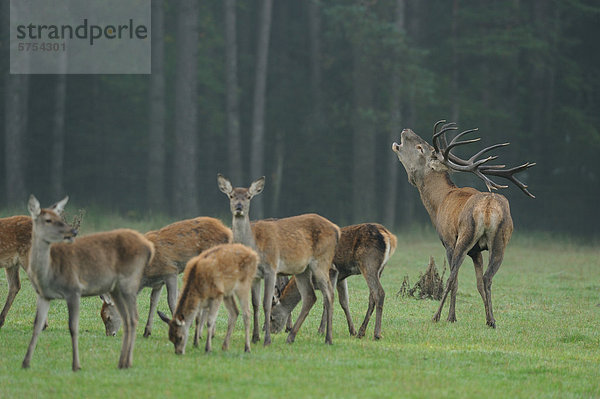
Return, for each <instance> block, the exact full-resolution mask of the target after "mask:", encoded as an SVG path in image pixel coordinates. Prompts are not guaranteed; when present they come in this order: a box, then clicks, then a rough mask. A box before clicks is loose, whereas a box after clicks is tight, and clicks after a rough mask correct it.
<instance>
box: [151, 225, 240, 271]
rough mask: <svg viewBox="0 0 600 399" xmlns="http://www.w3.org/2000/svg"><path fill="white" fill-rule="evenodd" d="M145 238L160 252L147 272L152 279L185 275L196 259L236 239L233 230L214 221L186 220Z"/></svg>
mask: <svg viewBox="0 0 600 399" xmlns="http://www.w3.org/2000/svg"><path fill="white" fill-rule="evenodd" d="M145 235H146V238H148V239H149V240H150V241H152V243H154V246H155V248H156V255H155V256H154V260H153V261H152V263H151V264H150V265H149V266H148V267H147V268H146V270H144V278H148V279H152V278H155V277H161V276H164V275H165V274H178V273H181V272H182V271H183V269H184V268H185V265H186V263H187V262H188V261H189V260H190V259H191V258H193V257H194V256H196V255H198V254H200V253H201V252H203V251H205V250H207V249H208V248H211V247H214V246H215V245H219V244H226V243H229V242H231V241H232V239H233V234H232V232H231V230H230V229H229V228H228V227H226V226H225V225H224V224H223V223H222V222H221V221H220V220H218V219H215V218H211V217H198V218H194V219H188V220H182V221H179V222H175V223H172V224H170V225H168V226H165V227H163V228H161V229H160V230H154V231H149V232H148V233H146V234H145Z"/></svg>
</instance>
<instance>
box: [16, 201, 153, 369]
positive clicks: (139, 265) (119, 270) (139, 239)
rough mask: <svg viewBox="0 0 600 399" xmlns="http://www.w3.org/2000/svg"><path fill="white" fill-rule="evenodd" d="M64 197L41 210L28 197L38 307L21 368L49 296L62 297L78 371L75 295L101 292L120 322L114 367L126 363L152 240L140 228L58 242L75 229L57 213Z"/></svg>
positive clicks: (130, 356)
mask: <svg viewBox="0 0 600 399" xmlns="http://www.w3.org/2000/svg"><path fill="white" fill-rule="evenodd" d="M67 201H68V197H66V198H64V199H63V200H61V201H60V202H58V203H56V204H55V205H53V206H51V207H50V208H48V209H41V208H40V203H39V202H38V200H37V199H36V198H35V197H34V196H33V195H32V196H31V197H30V198H29V206H28V207H29V213H30V214H31V218H32V220H33V226H32V234H31V252H30V256H29V267H28V269H27V273H28V274H29V279H30V280H31V283H32V284H33V286H34V288H35V290H36V293H37V311H36V316H35V322H34V326H33V335H32V337H31V342H30V343H29V348H28V349H27V354H26V355H25V359H24V360H23V368H28V367H29V364H30V362H31V356H32V355H33V352H34V350H35V346H36V343H37V339H38V336H39V333H40V331H41V330H42V327H43V324H44V321H45V320H46V316H47V314H48V309H49V307H50V301H51V300H53V299H65V300H66V301H67V308H68V311H69V331H70V333H71V341H72V347H73V363H72V367H73V371H77V370H79V369H80V367H81V366H80V363H79V349H78V327H79V302H80V298H81V297H82V296H92V295H100V294H103V293H105V292H108V293H110V295H111V297H112V298H113V300H114V302H115V304H116V306H117V309H118V310H119V313H120V314H121V317H122V318H123V320H124V321H125V324H124V330H125V333H124V335H123V345H122V347H121V356H120V358H119V368H128V367H131V365H132V361H133V346H134V343H135V327H136V325H137V321H138V313H137V307H136V296H137V292H138V288H139V285H140V280H141V278H142V273H143V271H144V268H145V267H146V266H147V265H148V263H150V261H151V260H152V257H153V256H154V245H153V244H152V243H151V242H150V241H148V240H147V239H146V238H145V237H144V236H143V235H141V234H140V233H138V232H136V231H133V230H128V229H120V230H113V231H109V232H105V233H97V234H90V235H88V236H85V237H81V238H78V239H76V240H74V241H73V242H71V243H63V242H61V241H64V240H65V239H66V240H73V238H74V237H75V235H76V234H77V231H75V230H74V229H72V228H71V227H70V226H68V225H67V224H66V223H65V222H64V221H63V220H62V219H61V218H60V216H59V213H60V212H62V210H63V209H64V206H65V205H66V203H67Z"/></svg>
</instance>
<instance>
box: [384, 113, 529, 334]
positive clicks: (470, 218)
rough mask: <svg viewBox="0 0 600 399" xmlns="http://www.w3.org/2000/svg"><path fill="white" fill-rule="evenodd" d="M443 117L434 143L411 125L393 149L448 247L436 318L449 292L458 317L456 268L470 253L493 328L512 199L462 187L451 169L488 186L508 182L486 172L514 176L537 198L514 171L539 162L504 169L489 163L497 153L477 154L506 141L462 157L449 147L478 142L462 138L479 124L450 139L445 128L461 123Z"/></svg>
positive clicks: (509, 232)
mask: <svg viewBox="0 0 600 399" xmlns="http://www.w3.org/2000/svg"><path fill="white" fill-rule="evenodd" d="M445 122H446V121H444V120H442V121H439V122H437V123H436V124H435V125H434V127H433V147H432V146H430V145H429V144H428V143H427V142H426V141H425V140H423V139H422V138H420V137H419V136H417V135H416V134H415V133H414V132H413V131H412V130H410V129H404V130H403V131H402V133H401V136H400V140H401V141H400V144H397V143H393V144H392V150H393V151H394V152H395V153H396V155H397V156H398V159H399V160H400V162H401V163H402V165H404V168H405V169H406V173H407V174H408V181H409V182H410V183H411V184H412V185H414V186H416V187H417V189H418V190H419V194H420V195H421V200H422V202H423V205H424V206H425V208H426V209H427V212H428V213H429V216H430V217H431V221H432V223H433V225H434V226H435V228H436V230H437V232H438V235H439V237H440V239H441V241H442V244H443V245H444V247H445V248H446V256H447V257H448V263H449V264H450V276H449V277H448V283H447V286H446V288H445V290H444V294H443V296H442V301H441V303H440V306H439V308H438V310H437V312H436V313H435V315H434V316H433V321H435V322H437V321H439V319H440V314H441V312H442V308H443V307H444V302H445V301H446V297H447V296H448V293H449V292H451V293H452V295H451V297H450V309H449V311H448V321H449V322H455V321H456V314H455V305H456V291H457V290H458V269H459V268H460V265H461V264H462V262H463V260H464V258H465V256H466V255H469V256H470V257H471V258H472V259H473V265H474V266H475V276H476V278H477V289H478V291H479V294H480V295H481V299H482V300H483V304H484V306H485V315H486V323H487V325H488V326H490V327H493V328H495V327H496V320H495V319H494V313H493V311H492V278H493V277H494V275H495V274H496V272H497V271H498V269H499V268H500V264H501V263H502V259H503V257H504V250H505V248H506V245H507V244H508V241H509V240H510V237H511V235H512V231H513V222H512V218H511V216H510V208H509V205H508V200H507V199H506V198H505V197H504V196H502V195H500V194H493V193H487V192H480V191H478V190H476V189H474V188H471V187H463V188H459V187H457V186H455V185H454V183H452V181H451V180H450V176H449V172H450V171H451V170H455V171H460V172H471V173H474V174H475V175H476V176H477V177H479V178H481V179H482V180H483V181H484V182H485V184H486V186H487V188H488V190H489V191H491V190H492V189H498V188H506V187H507V186H503V185H500V184H497V183H495V182H494V181H492V180H491V179H490V178H489V177H488V176H498V177H502V178H505V179H508V180H510V181H512V182H513V183H514V184H515V185H516V186H517V187H519V188H520V189H521V190H522V191H523V192H524V193H525V194H527V195H528V196H530V197H532V198H534V197H533V195H532V194H531V193H530V192H529V191H528V190H527V186H526V185H525V184H524V183H522V182H521V181H520V180H518V179H517V177H515V176H514V175H515V173H518V172H521V171H523V170H525V169H527V168H529V167H531V166H534V165H535V163H529V162H527V163H525V164H523V165H520V166H517V167H513V168H509V169H505V166H504V165H487V163H488V162H489V161H491V160H494V159H496V158H497V157H496V156H488V157H486V158H482V159H478V158H479V157H481V156H482V155H483V154H484V153H486V152H488V151H491V150H493V149H496V148H499V147H503V146H505V145H508V143H502V144H495V145H492V146H489V147H486V148H484V149H483V150H481V151H479V152H477V153H476V154H475V155H473V156H472V157H471V158H469V159H467V160H464V159H461V158H459V157H458V156H456V155H455V154H453V153H452V152H451V150H452V149H453V148H454V147H456V146H458V145H463V144H468V143H473V142H476V141H478V140H479V139H478V138H477V139H471V140H463V141H459V139H460V138H461V137H463V136H464V135H466V134H468V133H471V132H474V131H476V130H477V129H471V130H466V131H464V132H461V133H459V134H458V135H456V136H455V137H454V138H453V139H452V140H451V142H450V143H449V144H448V143H447V141H446V137H445V134H446V132H448V131H450V130H457V127H456V124H454V123H448V124H445V125H443V126H442V128H441V129H440V130H439V131H438V130H437V128H438V126H439V125H440V124H442V123H445ZM484 250H489V251H490V257H489V265H488V267H487V270H486V271H485V274H484V273H483V257H482V255H481V252H482V251H484Z"/></svg>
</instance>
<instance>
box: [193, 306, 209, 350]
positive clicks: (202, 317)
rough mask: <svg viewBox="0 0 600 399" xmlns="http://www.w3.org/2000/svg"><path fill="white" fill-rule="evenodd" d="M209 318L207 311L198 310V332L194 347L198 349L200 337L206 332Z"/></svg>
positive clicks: (195, 335) (196, 332)
mask: <svg viewBox="0 0 600 399" xmlns="http://www.w3.org/2000/svg"><path fill="white" fill-rule="evenodd" d="M207 317H208V312H206V310H205V309H200V310H198V313H197V314H196V331H195V332H194V347H196V348H197V347H198V346H199V345H200V337H202V331H203V330H204V325H205V324H206V319H207ZM209 333H210V331H209Z"/></svg>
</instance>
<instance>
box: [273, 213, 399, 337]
mask: <svg viewBox="0 0 600 399" xmlns="http://www.w3.org/2000/svg"><path fill="white" fill-rule="evenodd" d="M396 244H397V239H396V236H395V235H394V234H392V233H391V232H390V231H389V230H388V229H386V228H385V227H384V226H382V225H380V224H377V223H363V224H357V225H353V226H347V227H342V228H341V236H340V241H339V243H338V245H337V247H336V249H335V256H334V258H333V264H334V265H335V268H336V269H337V272H336V271H334V269H332V271H333V273H331V275H332V282H333V281H334V280H337V284H336V285H337V291H338V297H339V301H340V305H341V306H342V309H343V310H344V313H345V315H346V321H347V322H348V331H349V332H350V335H357V333H356V329H355V328H354V323H353V322H352V316H351V315H350V308H349V306H348V284H347V281H346V278H347V277H349V276H354V275H357V274H362V275H363V277H364V278H365V281H366V282H367V286H368V287H369V306H368V308H367V314H366V315H365V319H364V321H363V323H362V325H361V326H360V328H359V330H358V335H357V337H358V338H362V337H364V336H365V331H366V329H367V326H368V325H369V319H370V318H371V315H372V314H373V310H374V309H375V308H377V313H376V316H375V331H374V333H373V337H374V338H375V339H380V338H381V319H382V314H383V301H384V299H385V291H384V290H383V287H382V286H381V281H380V278H381V274H382V273H383V268H384V267H385V265H386V264H387V261H388V260H389V259H390V257H391V256H392V255H393V254H394V252H395V251H396ZM299 301H300V295H299V293H298V288H297V287H296V280H295V279H294V278H292V279H291V280H290V282H289V283H288V285H287V286H286V287H285V289H284V290H283V292H282V294H281V296H280V297H279V303H278V304H277V305H275V307H274V308H273V311H272V313H271V331H272V332H275V333H276V332H280V331H281V330H283V327H284V324H285V322H286V320H287V319H288V317H289V315H290V314H291V312H292V310H293V309H294V308H295V307H296V305H297V304H298V302H299ZM323 322H324V319H321V326H320V327H319V332H322V330H323V327H324V325H323Z"/></svg>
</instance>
